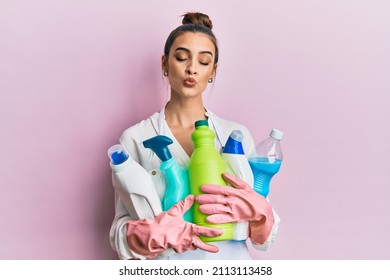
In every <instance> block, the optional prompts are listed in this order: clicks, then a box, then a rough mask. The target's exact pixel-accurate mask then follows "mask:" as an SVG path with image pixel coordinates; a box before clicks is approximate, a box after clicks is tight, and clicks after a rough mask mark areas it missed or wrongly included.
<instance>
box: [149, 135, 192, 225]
mask: <svg viewBox="0 0 390 280" xmlns="http://www.w3.org/2000/svg"><path fill="white" fill-rule="evenodd" d="M172 143H173V141H172V139H170V138H169V137H167V136H163V135H157V136H155V137H152V138H150V139H148V140H145V141H144V142H143V144H144V147H145V148H149V149H151V150H152V151H153V152H155V153H156V155H157V156H158V157H159V159H160V160H161V165H160V170H161V171H163V172H164V178H165V182H166V184H165V193H164V198H163V201H162V206H163V210H164V211H167V210H169V209H170V208H171V207H172V206H173V205H175V204H176V203H177V202H179V201H181V200H183V199H185V198H186V196H187V195H189V194H190V189H189V182H188V173H187V170H186V169H184V168H182V167H181V166H180V165H179V164H178V163H177V161H176V160H175V159H174V158H173V157H172V154H171V152H170V151H169V149H168V145H170V144H172ZM191 217H192V213H191V211H187V212H186V213H185V214H184V219H185V220H186V221H187V222H192V218H191Z"/></svg>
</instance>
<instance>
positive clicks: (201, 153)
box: [188, 120, 234, 242]
mask: <svg viewBox="0 0 390 280" xmlns="http://www.w3.org/2000/svg"><path fill="white" fill-rule="evenodd" d="M191 138H192V141H193V144H194V152H193V153H192V156H191V158H190V162H189V165H188V175H189V180H190V189H191V193H192V194H194V195H195V196H197V195H199V194H201V193H202V192H201V190H200V187H201V186H202V185H206V184H215V185H221V186H226V187H228V186H227V183H226V182H225V180H224V179H223V177H222V173H225V172H226V171H227V165H226V162H225V161H224V160H223V158H222V156H221V155H220V153H219V151H218V150H217V149H216V148H215V144H214V139H215V133H214V131H213V130H211V129H210V128H209V126H208V121H207V120H200V121H197V122H195V131H194V132H193V133H192V135H191ZM206 218H207V214H204V213H202V212H200V211H199V203H197V202H195V203H194V205H193V219H194V223H195V224H197V225H199V226H207V227H213V228H220V229H222V230H223V232H224V233H223V234H222V235H221V236H217V237H207V236H199V237H200V239H201V240H202V241H205V242H212V241H222V240H231V239H233V233H234V232H233V224H232V223H225V224H211V223H208V222H206Z"/></svg>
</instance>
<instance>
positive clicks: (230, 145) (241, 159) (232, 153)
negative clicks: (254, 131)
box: [222, 130, 254, 240]
mask: <svg viewBox="0 0 390 280" xmlns="http://www.w3.org/2000/svg"><path fill="white" fill-rule="evenodd" d="M243 138H244V135H243V133H242V132H241V130H234V131H232V133H231V134H230V136H229V138H228V140H227V141H226V145H225V147H224V148H223V151H222V158H223V159H224V160H225V161H226V163H227V166H228V172H229V173H232V175H234V176H236V177H237V178H240V179H241V180H243V181H245V182H247V183H248V184H249V185H250V186H251V188H253V181H254V179H253V172H252V169H251V167H250V165H249V162H248V159H247V158H246V156H245V153H244V149H243V147H242V139H243ZM233 227H234V234H233V240H246V239H247V238H248V235H249V232H248V230H249V224H248V222H241V223H234V224H233Z"/></svg>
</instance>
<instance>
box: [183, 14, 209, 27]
mask: <svg viewBox="0 0 390 280" xmlns="http://www.w3.org/2000/svg"><path fill="white" fill-rule="evenodd" d="M183 16H184V17H183V20H182V23H183V24H198V25H203V26H206V27H207V28H209V29H212V28H213V23H212V22H211V19H210V18H209V16H208V15H206V14H202V13H186V14H185V15H183Z"/></svg>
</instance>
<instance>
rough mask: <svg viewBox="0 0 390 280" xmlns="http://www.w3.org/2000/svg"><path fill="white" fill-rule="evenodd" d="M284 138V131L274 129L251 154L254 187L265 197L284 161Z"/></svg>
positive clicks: (250, 161)
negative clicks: (282, 145) (282, 141)
mask: <svg viewBox="0 0 390 280" xmlns="http://www.w3.org/2000/svg"><path fill="white" fill-rule="evenodd" d="M282 138H283V132H282V131H280V130H278V129H272V130H271V132H270V134H269V137H268V138H266V139H265V140H263V141H262V142H260V144H259V145H258V146H257V147H256V151H255V152H253V153H252V154H251V155H250V156H249V165H250V166H251V169H252V172H253V177H254V184H253V188H254V190H255V191H256V192H257V193H259V194H261V195H263V196H264V197H267V196H268V193H269V185H270V181H271V179H272V177H273V176H274V175H275V174H276V173H278V171H279V169H280V165H281V164H282V161H283V154H282V148H281V146H280V141H281V140H282Z"/></svg>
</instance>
